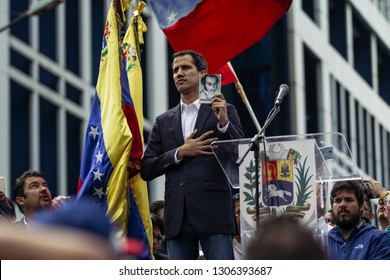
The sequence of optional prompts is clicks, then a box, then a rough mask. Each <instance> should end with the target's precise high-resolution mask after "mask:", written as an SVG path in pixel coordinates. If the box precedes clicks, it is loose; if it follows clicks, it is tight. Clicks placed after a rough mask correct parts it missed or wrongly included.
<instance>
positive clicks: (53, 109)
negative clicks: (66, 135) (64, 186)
mask: <svg viewBox="0 0 390 280" xmlns="http://www.w3.org/2000/svg"><path fill="white" fill-rule="evenodd" d="M57 112H58V107H57V106H56V105H54V104H52V103H50V102H49V101H47V100H45V99H43V98H40V100H39V134H38V135H39V136H38V137H39V139H38V141H39V147H40V155H39V158H40V170H41V171H42V172H43V173H44V174H45V177H46V180H47V182H48V183H49V185H52V186H57V185H58V184H57V178H58V176H57V170H58V156H59V154H58V150H57V143H58V135H57V133H58V125H57V119H58V118H57ZM50 191H51V193H52V196H53V197H55V196H57V195H58V192H57V189H56V187H53V188H50Z"/></svg>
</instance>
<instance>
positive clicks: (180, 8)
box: [149, 0, 292, 84]
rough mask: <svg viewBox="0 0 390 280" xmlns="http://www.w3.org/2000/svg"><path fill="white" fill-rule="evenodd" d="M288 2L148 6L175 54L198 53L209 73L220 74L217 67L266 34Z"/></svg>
mask: <svg viewBox="0 0 390 280" xmlns="http://www.w3.org/2000/svg"><path fill="white" fill-rule="evenodd" d="M291 2H292V0H241V1H236V0H187V1H174V0H149V5H150V6H151V8H152V10H153V11H154V13H155V15H156V17H157V21H158V24H159V26H160V28H161V29H162V30H163V32H164V34H165V36H166V37H167V39H168V41H169V43H170V44H171V46H172V47H173V49H174V50H175V51H180V50H186V49H192V50H195V51H198V52H200V53H201V54H203V56H204V57H205V58H206V60H207V62H208V64H209V72H210V73H221V72H223V71H219V70H218V69H219V68H221V67H222V66H224V65H225V64H226V63H227V62H228V61H230V60H231V59H233V58H234V57H235V56H237V55H238V54H240V53H241V52H243V51H244V50H246V49H247V48H249V47H250V46H252V45H253V44H254V43H256V42H258V41H259V40H260V39H262V38H263V37H264V36H265V35H266V34H267V33H268V31H269V30H270V29H271V27H272V26H273V25H274V24H275V23H276V22H277V21H278V20H279V19H280V18H281V17H282V16H283V15H284V14H285V13H286V12H287V10H288V9H289V7H290V5H291ZM225 69H227V68H225ZM225 73H226V71H225ZM231 74H232V73H229V74H228V75H231ZM225 75H226V74H225ZM230 77H231V76H230ZM225 79H226V80H229V79H228V78H227V77H225ZM224 84H226V82H225V83H224Z"/></svg>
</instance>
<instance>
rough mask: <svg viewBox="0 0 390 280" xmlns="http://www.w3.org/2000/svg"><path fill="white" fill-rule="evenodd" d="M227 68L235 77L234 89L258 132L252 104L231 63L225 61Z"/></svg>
mask: <svg viewBox="0 0 390 280" xmlns="http://www.w3.org/2000/svg"><path fill="white" fill-rule="evenodd" d="M227 64H228V66H229V68H230V69H231V70H232V72H233V74H234V76H235V77H236V79H237V81H236V82H234V85H235V87H236V90H237V91H238V93H239V94H240V96H241V99H242V102H243V103H244V104H245V106H246V108H247V110H248V112H249V115H250V116H251V118H252V121H253V122H254V124H255V126H256V129H257V131H258V132H260V131H261V126H260V124H259V122H258V120H257V119H256V116H255V113H254V112H253V109H252V106H251V104H250V103H249V101H248V98H247V97H246V94H245V91H244V88H243V86H242V84H241V83H240V80H239V79H238V77H237V75H236V72H235V71H234V69H233V65H232V64H231V63H230V61H229V62H228V63H227Z"/></svg>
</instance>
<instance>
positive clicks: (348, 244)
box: [0, 50, 390, 260]
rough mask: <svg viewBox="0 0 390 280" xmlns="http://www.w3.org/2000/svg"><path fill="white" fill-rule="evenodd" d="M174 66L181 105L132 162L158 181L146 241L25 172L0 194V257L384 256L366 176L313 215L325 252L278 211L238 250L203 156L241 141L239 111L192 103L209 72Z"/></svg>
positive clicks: (223, 199) (188, 61)
mask: <svg viewBox="0 0 390 280" xmlns="http://www.w3.org/2000/svg"><path fill="white" fill-rule="evenodd" d="M172 65H173V80H174V83H175V85H176V88H177V90H178V92H179V93H180V103H179V104H178V105H177V106H175V107H174V108H172V109H169V110H168V111H167V112H165V113H162V114H161V115H159V116H158V117H157V118H156V120H155V123H154V125H153V129H152V131H151V133H150V137H149V140H148V145H147V148H146V150H145V153H144V156H143V158H142V161H141V166H140V172H141V177H142V178H143V179H144V180H146V181H149V180H152V179H154V178H156V177H158V176H161V175H164V176H165V193H164V200H158V201H153V202H152V203H151V204H150V219H151V222H152V226H153V244H144V243H142V242H140V241H139V240H132V239H129V240H126V241H125V242H122V241H123V240H118V239H117V238H115V237H114V236H113V232H114V227H115V225H113V224H112V223H110V219H109V217H107V215H106V213H103V212H102V211H101V209H99V208H97V207H96V206H94V205H91V204H89V203H80V204H76V205H74V203H72V200H71V198H70V197H69V196H57V197H54V198H52V195H51V192H50V188H49V186H48V183H47V182H46V180H45V177H44V175H43V174H42V173H41V172H39V171H33V170H28V171H26V172H24V173H23V174H22V175H21V176H20V177H19V178H18V179H17V180H16V182H15V185H14V189H13V200H11V199H10V197H7V196H5V194H4V193H2V192H0V248H1V250H0V258H1V259H37V258H38V259H118V258H119V259H133V258H134V259H137V258H138V259H142V256H144V255H145V251H147V250H148V248H151V251H152V253H153V259H155V260H183V259H186V260H197V259H206V260H241V259H270V260H272V259H295V260H306V259H317V260H324V259H342V260H348V259H351V260H357V259H390V226H389V224H390V195H389V194H390V192H389V191H385V190H384V189H383V188H382V187H381V186H380V184H379V183H378V182H376V181H374V180H372V179H370V180H343V181H338V182H336V183H335V184H334V185H333V188H332V190H331V192H330V201H329V202H327V203H329V208H330V210H329V211H327V212H326V211H324V209H317V214H318V215H317V218H318V219H319V218H322V219H324V221H325V222H326V223H327V224H328V225H329V231H328V232H327V237H328V242H327V246H326V248H325V247H324V246H323V244H322V243H320V242H319V240H317V239H316V237H315V235H314V234H313V231H312V230H311V229H310V227H308V226H306V225H303V224H302V223H300V222H299V221H297V220H294V219H293V218H291V217H287V216H283V215H279V216H272V215H270V216H269V217H268V218H267V219H265V221H264V222H262V223H260V224H259V227H258V228H257V229H256V235H255V236H254V237H253V238H252V240H250V243H249V245H248V247H247V248H243V246H242V244H241V230H240V226H241V220H240V217H241V212H240V197H239V193H237V194H233V193H232V189H231V187H230V184H229V182H228V179H227V178H226V176H225V174H224V172H223V170H222V169H221V167H220V166H219V163H218V161H217V159H216V158H215V156H214V154H213V152H212V150H211V143H212V142H214V141H216V140H232V139H239V138H243V137H244V132H243V129H242V125H241V122H240V118H239V116H238V113H237V110H236V108H235V107H234V106H233V105H232V104H229V103H227V102H226V100H225V98H224V96H223V94H222V93H219V92H216V93H214V94H213V96H212V99H211V101H210V104H205V103H201V102H200V101H199V95H200V93H199V83H200V79H201V77H202V76H205V75H207V62H206V60H205V59H204V57H203V56H202V55H201V54H199V53H197V52H195V51H192V50H185V51H180V52H177V53H175V54H174V56H173V64H172ZM317 199H318V197H317ZM373 199H378V207H377V209H376V211H375V212H376V213H374V211H373V209H372V204H371V201H372V200H373ZM320 202H321V203H322V204H323V202H325V201H323V202H322V201H321V200H320ZM317 203H318V202H317ZM318 204H320V203H318ZM322 204H321V205H322ZM14 205H17V207H18V208H19V210H20V212H21V213H22V214H23V217H22V218H21V219H20V220H16V214H15V206H14ZM375 216H376V219H374V218H375ZM373 220H377V221H378V223H379V226H378V228H376V227H375V226H374V225H373V224H372V222H373ZM38 248H39V249H38Z"/></svg>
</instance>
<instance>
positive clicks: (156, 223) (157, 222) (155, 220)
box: [150, 213, 165, 235]
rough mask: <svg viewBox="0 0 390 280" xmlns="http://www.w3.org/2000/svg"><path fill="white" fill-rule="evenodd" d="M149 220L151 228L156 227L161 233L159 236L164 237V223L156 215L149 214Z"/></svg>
mask: <svg viewBox="0 0 390 280" xmlns="http://www.w3.org/2000/svg"><path fill="white" fill-rule="evenodd" d="M150 218H151V219H152V226H153V227H157V228H158V229H159V230H160V231H161V234H162V235H164V234H165V231H164V221H163V220H162V219H161V218H160V217H159V216H158V215H156V214H153V213H150Z"/></svg>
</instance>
